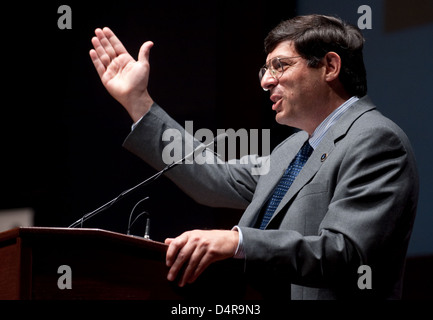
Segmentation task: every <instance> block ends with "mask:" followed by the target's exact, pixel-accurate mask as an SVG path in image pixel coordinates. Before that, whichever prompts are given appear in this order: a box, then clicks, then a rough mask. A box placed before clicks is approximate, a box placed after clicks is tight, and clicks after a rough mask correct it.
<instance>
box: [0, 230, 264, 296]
mask: <svg viewBox="0 0 433 320" xmlns="http://www.w3.org/2000/svg"><path fill="white" fill-rule="evenodd" d="M166 249H167V246H166V245H165V244H163V243H160V242H155V241H151V240H146V239H143V238H138V237H134V236H127V235H124V234H120V233H116V232H111V231H106V230H100V229H68V228H42V227H32V228H16V229H12V230H9V231H6V232H3V233H0V299H3V300H4V299H25V300H28V299H29V300H46V299H49V300H52V299H64V300H66V299H81V300H88V299H89V300H90V299H92V300H106V299H123V300H132V299H143V300H147V299H152V300H177V299H181V300H184V299H200V300H207V299H218V298H219V299H221V298H223V299H227V298H233V299H260V295H258V294H257V293H256V292H254V291H253V290H251V288H248V286H247V285H246V282H244V281H243V278H242V273H243V272H242V268H243V265H242V264H243V263H242V261H238V260H234V259H230V260H226V261H224V262H222V263H215V264H213V265H212V266H211V267H209V268H208V269H207V270H206V271H205V272H204V273H203V274H202V276H201V277H199V279H198V280H197V281H196V282H195V283H194V284H192V285H187V286H185V287H184V288H179V287H178V286H177V285H176V283H175V282H173V283H172V282H169V281H168V280H166V276H167V272H168V268H167V267H166V265H165V252H166ZM61 266H67V267H68V268H70V272H69V274H68V272H67V271H65V270H63V269H61V268H60V267H61ZM59 268H60V269H59ZM66 276H69V280H70V284H71V288H64V287H63V286H62V285H60V286H59V284H58V282H62V281H61V280H62V279H61V277H66ZM59 279H60V280H59Z"/></svg>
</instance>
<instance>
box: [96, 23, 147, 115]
mask: <svg viewBox="0 0 433 320" xmlns="http://www.w3.org/2000/svg"><path fill="white" fill-rule="evenodd" d="M95 35H96V36H95V37H93V38H92V44H93V47H94V49H92V50H90V53H89V54H90V57H91V59H92V62H93V64H94V66H95V68H96V71H97V72H98V75H99V77H100V78H101V81H102V83H103V85H104V86H105V88H106V89H107V91H108V92H109V93H110V94H111V95H112V96H113V97H114V98H115V99H116V100H117V101H119V102H120V103H121V104H122V105H123V106H124V107H125V109H126V110H127V111H128V113H129V115H130V116H131V118H132V120H133V121H134V122H136V121H138V120H139V119H140V118H141V117H142V116H143V115H144V114H145V113H146V112H147V111H149V109H150V107H151V105H152V103H153V101H152V99H151V97H150V95H149V93H148V91H147V86H148V82H149V69H150V65H149V54H150V49H151V48H152V46H153V43H152V42H151V41H147V42H145V43H144V44H143V45H142V46H141V48H140V52H139V54H138V60H137V61H136V60H135V59H134V58H133V57H132V56H131V55H130V54H129V53H128V51H126V49H125V47H124V46H123V44H122V43H121V42H120V40H119V39H118V38H117V37H116V35H115V34H114V33H113V31H111V30H110V29H109V28H107V27H105V28H103V29H99V28H98V29H96V30H95Z"/></svg>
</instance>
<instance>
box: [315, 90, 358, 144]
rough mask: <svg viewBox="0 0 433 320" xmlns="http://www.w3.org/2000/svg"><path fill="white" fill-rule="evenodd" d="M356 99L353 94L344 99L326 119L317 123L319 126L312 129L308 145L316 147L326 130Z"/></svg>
mask: <svg viewBox="0 0 433 320" xmlns="http://www.w3.org/2000/svg"><path fill="white" fill-rule="evenodd" d="M358 100H359V98H358V97H355V96H353V97H351V98H350V99H348V100H346V101H345V102H344V103H343V104H342V105H341V106H339V107H338V108H337V109H335V110H334V111H333V112H332V113H331V114H330V115H329V116H327V117H326V119H325V120H323V121H322V123H321V124H319V126H318V127H317V128H316V130H314V132H313V134H312V136H311V137H310V139H309V143H310V145H311V147H312V148H313V149H316V148H317V146H318V145H319V143H320V141H322V139H323V137H324V136H325V134H326V133H327V132H328V130H329V129H330V128H331V127H332V126H333V125H334V124H335V123H336V122H337V120H338V119H340V118H341V116H342V115H343V114H344V113H345V112H346V111H347V110H349V108H350V107H351V106H353V104H354V103H355V102H356V101H358Z"/></svg>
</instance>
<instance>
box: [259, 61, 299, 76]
mask: <svg viewBox="0 0 433 320" xmlns="http://www.w3.org/2000/svg"><path fill="white" fill-rule="evenodd" d="M301 57H302V56H294V57H275V58H272V59H270V60H269V61H268V63H265V64H264V65H263V67H261V68H260V70H259V80H260V82H262V79H263V77H264V76H265V74H266V72H267V71H269V74H270V75H271V76H272V78H274V79H275V80H279V79H280V78H281V77H282V76H283V73H284V71H286V69H287V68H284V66H283V65H282V64H281V61H282V60H288V59H295V58H301ZM275 61H278V68H274V67H273V66H274V62H275ZM279 70H281V71H279Z"/></svg>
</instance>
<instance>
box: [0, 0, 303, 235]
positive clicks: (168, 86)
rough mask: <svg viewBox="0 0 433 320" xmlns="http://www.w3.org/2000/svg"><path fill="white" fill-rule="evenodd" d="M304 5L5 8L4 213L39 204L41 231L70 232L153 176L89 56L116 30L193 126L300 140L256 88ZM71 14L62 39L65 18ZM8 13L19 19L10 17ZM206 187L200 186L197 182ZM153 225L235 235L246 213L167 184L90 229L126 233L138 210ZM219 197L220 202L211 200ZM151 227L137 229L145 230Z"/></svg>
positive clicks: (0, 200) (160, 231)
mask: <svg viewBox="0 0 433 320" xmlns="http://www.w3.org/2000/svg"><path fill="white" fill-rule="evenodd" d="M294 3H295V1H287V0H285V1H284V0H283V1H280V0H278V1H273V2H272V3H270V2H269V1H254V2H250V1H190V0H189V1H185V0H182V1H92V2H86V3H83V2H79V1H67V2H64V3H63V2H59V1H44V2H40V3H37V4H35V3H30V4H28V3H25V4H22V3H19V4H8V5H6V6H4V7H3V18H4V19H3V21H2V33H3V35H2V38H3V45H2V49H3V50H2V57H3V59H2V60H3V73H2V74H3V80H5V81H2V83H6V85H3V90H2V91H3V102H2V108H1V118H0V119H1V132H0V133H1V137H0V139H1V141H0V142H1V149H2V152H1V169H0V170H1V181H2V182H1V187H0V188H1V189H0V191H1V196H0V209H7V208H16V207H32V208H33V209H34V210H35V213H36V215H35V224H36V225H39V226H60V227H65V226H68V225H69V224H70V223H72V222H73V221H75V220H77V219H78V218H79V217H80V216H81V215H83V214H85V213H87V212H89V211H92V210H93V209H95V208H97V207H99V206H100V205H102V204H103V203H105V202H106V201H108V200H110V199H111V198H114V197H115V196H116V195H117V194H119V193H120V192H121V191H123V190H125V189H128V188H130V187H131V186H133V185H135V184H137V183H138V182H140V181H142V180H144V179H145V178H146V177H148V176H150V175H152V174H153V173H154V172H155V171H154V170H153V169H152V168H150V167H149V166H148V165H147V164H145V163H144V162H142V161H141V160H140V159H138V158H137V157H135V156H134V155H132V154H130V153H128V152H127V151H126V150H124V149H123V148H122V147H121V144H122V142H123V140H124V138H125V137H126V136H127V134H128V133H129V131H130V126H131V124H132V122H131V120H130V118H129V116H128V115H127V113H126V111H124V110H123V108H122V107H121V106H120V104H118V103H117V102H116V101H115V100H114V99H113V98H112V97H111V96H109V94H108V93H107V92H106V91H105V89H104V88H103V86H102V84H101V82H100V80H99V77H98V76H97V73H96V71H95V70H94V68H93V65H92V63H91V60H90V58H89V56H88V51H89V50H90V49H91V43H90V39H91V37H92V36H93V31H94V29H95V28H96V27H103V26H109V27H110V28H111V29H112V30H113V31H114V32H115V33H116V34H117V35H118V37H119V38H120V39H121V41H122V42H123V43H124V45H125V46H126V48H127V49H128V51H129V52H130V53H131V54H132V55H133V56H134V57H136V56H137V54H138V50H139V48H140V46H141V44H142V43H143V42H144V41H146V40H152V41H154V43H155V46H154V48H153V49H152V51H151V75H150V85H149V91H150V93H151V95H152V97H153V98H154V100H155V101H157V102H158V103H159V104H160V105H161V106H163V107H164V108H165V110H167V111H168V112H169V114H170V115H171V116H172V117H174V118H175V119H176V120H177V121H179V122H180V123H182V124H183V123H184V121H186V120H193V121H194V129H195V130H197V129H199V128H209V129H211V130H212V131H213V132H214V133H215V132H216V129H218V128H221V129H227V128H233V129H235V130H237V129H239V128H246V129H251V128H258V129H261V128H271V130H272V131H271V132H272V133H271V138H272V145H275V144H276V143H277V142H278V141H280V140H281V139H282V138H283V137H285V136H287V135H288V134H289V133H291V129H290V128H282V127H279V126H278V125H276V124H275V123H274V114H273V111H272V110H271V109H270V108H271V102H270V101H269V98H268V94H266V93H264V92H263V91H262V90H261V88H260V86H259V83H258V77H257V72H258V69H259V67H260V66H261V65H262V64H263V63H264V60H265V54H264V52H263V39H264V37H265V36H266V34H267V32H268V31H269V30H270V29H271V28H272V27H274V26H275V25H276V24H277V23H278V22H280V21H281V20H283V19H287V18H290V17H291V16H293V15H294V14H295V5H294ZM62 4H67V5H69V6H70V7H71V9H72V29H71V30H60V29H58V27H57V19H58V18H59V17H60V14H58V13H57V9H58V7H59V6H60V5H62ZM8 16H11V17H13V19H5V18H7V17H8ZM198 178H199V177H198ZM144 196H149V197H150V199H149V200H147V201H146V202H145V203H143V205H141V206H140V208H141V209H143V210H147V211H149V212H150V214H151V217H152V229H151V237H152V238H153V239H155V240H163V239H164V238H165V237H168V236H176V235H177V234H179V233H180V232H182V231H184V230H188V229H192V228H230V227H232V226H233V225H234V224H235V223H236V221H237V220H238V218H239V216H240V214H241V212H239V211H235V210H227V209H213V208H207V207H204V206H201V205H198V204H196V203H195V202H194V201H192V200H191V199H190V198H188V197H187V196H186V195H184V194H183V193H182V191H180V190H179V189H178V188H177V187H176V186H175V185H174V184H173V183H171V182H170V181H169V180H168V179H166V178H165V177H163V178H161V179H159V180H158V181H157V182H156V183H155V184H153V185H152V186H151V187H147V188H144V189H140V190H139V191H137V192H135V193H134V194H133V195H131V196H129V197H127V198H125V199H123V200H122V201H121V202H119V203H118V204H116V205H114V206H113V207H112V208H111V209H110V210H108V211H107V212H105V213H103V214H101V215H99V216H97V217H95V218H94V219H92V220H89V222H88V223H86V224H85V226H86V227H98V228H105V229H108V230H114V231H119V232H126V227H127V221H128V216H129V213H130V211H131V209H132V207H133V206H134V204H135V203H136V202H137V201H138V200H139V199H141V198H143V197H144ZM209 196H212V195H209ZM143 222H144V221H138V222H137V226H136V227H135V228H134V229H133V232H134V233H136V234H142V233H143V230H142V228H143Z"/></svg>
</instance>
